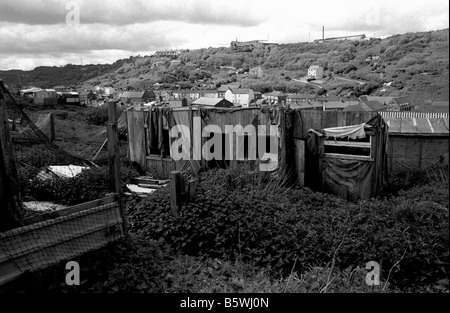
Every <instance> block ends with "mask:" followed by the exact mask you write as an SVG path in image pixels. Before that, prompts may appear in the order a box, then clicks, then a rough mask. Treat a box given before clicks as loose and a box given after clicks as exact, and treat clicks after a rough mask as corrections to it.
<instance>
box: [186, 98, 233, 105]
mask: <svg viewBox="0 0 450 313" xmlns="http://www.w3.org/2000/svg"><path fill="white" fill-rule="evenodd" d="M221 102H223V104H225V105H229V106H233V103H231V102H230V101H228V100H226V99H223V98H210V97H200V98H198V99H197V100H195V101H194V102H192V104H197V105H209V106H216V105H218V104H220V103H221Z"/></svg>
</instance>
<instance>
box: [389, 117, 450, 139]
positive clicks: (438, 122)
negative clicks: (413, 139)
mask: <svg viewBox="0 0 450 313" xmlns="http://www.w3.org/2000/svg"><path fill="white" fill-rule="evenodd" d="M383 119H384V120H385V121H386V123H387V124H388V126H389V133H390V134H405V135H406V134H409V135H414V134H417V135H447V136H448V134H449V132H448V130H449V124H448V122H449V121H448V118H433V117H429V118H416V117H383Z"/></svg>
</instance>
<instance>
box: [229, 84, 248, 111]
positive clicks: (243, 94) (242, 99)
mask: <svg viewBox="0 0 450 313" xmlns="http://www.w3.org/2000/svg"><path fill="white" fill-rule="evenodd" d="M225 99H227V100H228V101H230V102H232V103H234V105H241V106H242V107H248V105H249V104H250V102H252V100H253V99H255V93H254V92H253V90H251V89H243V88H235V89H231V88H229V89H228V90H227V91H226V92H225Z"/></svg>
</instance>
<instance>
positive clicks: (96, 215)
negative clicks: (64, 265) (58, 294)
mask: <svg viewBox="0 0 450 313" xmlns="http://www.w3.org/2000/svg"><path fill="white" fill-rule="evenodd" d="M123 235H124V230H123V221H122V218H121V216H120V210H119V205H118V203H114V202H113V203H108V204H105V205H102V206H99V207H94V208H91V209H88V210H84V211H80V212H76V213H72V214H70V215H68V216H62V217H59V218H56V219H53V220H51V221H44V222H40V223H37V224H34V225H29V226H23V227H19V228H16V229H13V230H11V231H7V232H4V233H0V285H2V284H5V283H8V282H10V281H12V280H15V279H17V278H18V277H20V274H21V273H23V272H25V271H33V270H38V269H43V268H46V267H48V266H50V265H53V264H56V263H58V262H60V261H62V260H70V259H72V258H74V257H76V256H79V255H81V254H83V253H85V252H88V251H92V250H95V249H98V248H100V247H102V246H105V245H106V244H108V243H109V242H111V241H114V240H117V239H119V238H122V237H123ZM5 249H6V250H5Z"/></svg>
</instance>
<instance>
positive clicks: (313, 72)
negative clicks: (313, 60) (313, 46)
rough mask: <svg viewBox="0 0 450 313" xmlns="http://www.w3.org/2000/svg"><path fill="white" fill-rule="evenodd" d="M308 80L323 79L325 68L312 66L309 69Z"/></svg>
mask: <svg viewBox="0 0 450 313" xmlns="http://www.w3.org/2000/svg"><path fill="white" fill-rule="evenodd" d="M307 77H308V78H310V79H322V78H323V68H322V67H321V66H319V65H311V66H310V67H309V69H308V76H307Z"/></svg>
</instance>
